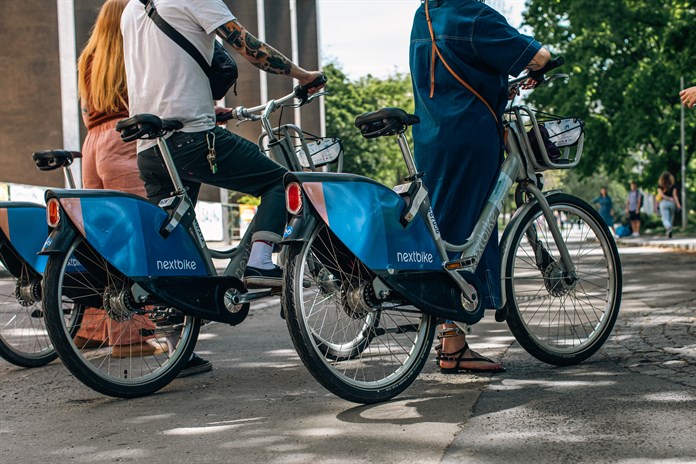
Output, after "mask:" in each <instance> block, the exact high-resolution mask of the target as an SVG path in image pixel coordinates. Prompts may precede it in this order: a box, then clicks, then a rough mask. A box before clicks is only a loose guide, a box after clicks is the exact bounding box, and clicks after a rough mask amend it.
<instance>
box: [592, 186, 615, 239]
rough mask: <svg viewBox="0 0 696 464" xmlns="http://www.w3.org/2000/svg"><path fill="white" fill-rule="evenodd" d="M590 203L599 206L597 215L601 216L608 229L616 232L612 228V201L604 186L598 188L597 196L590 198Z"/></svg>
mask: <svg viewBox="0 0 696 464" xmlns="http://www.w3.org/2000/svg"><path fill="white" fill-rule="evenodd" d="M592 203H594V204H596V205H598V206H599V215H600V216H602V219H604V222H605V223H606V224H607V226H608V227H609V229H611V231H612V232H614V233H616V230H615V229H614V203H613V202H612V201H611V197H610V196H609V194H608V193H607V188H606V187H601V188H600V189H599V196H598V197H597V198H595V199H594V200H592Z"/></svg>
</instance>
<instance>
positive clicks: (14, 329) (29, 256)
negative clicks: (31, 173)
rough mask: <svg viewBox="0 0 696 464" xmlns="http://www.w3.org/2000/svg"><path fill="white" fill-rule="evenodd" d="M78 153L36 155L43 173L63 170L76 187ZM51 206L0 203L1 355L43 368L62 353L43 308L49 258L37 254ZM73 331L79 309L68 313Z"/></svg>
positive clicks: (22, 365)
mask: <svg viewBox="0 0 696 464" xmlns="http://www.w3.org/2000/svg"><path fill="white" fill-rule="evenodd" d="M79 157H81V154H80V153H79V152H70V151H65V150H51V151H43V152H37V153H34V155H33V159H34V162H35V163H36V166H37V167H38V168H39V169H40V170H42V171H50V170H54V169H60V168H63V169H64V170H65V177H66V179H67V181H68V184H69V186H70V187H71V188H75V182H74V180H73V177H72V173H71V171H70V165H71V164H72V162H73V159H74V158H79ZM47 235H48V228H47V227H46V208H45V207H44V205H40V204H36V203H29V202H14V201H3V202H0V356H2V357H3V358H4V359H5V360H7V361H8V362H10V363H12V364H15V365H17V366H21V367H40V366H43V365H45V364H48V363H49V362H51V361H53V360H54V359H56V357H57V354H56V352H55V350H54V349H53V345H52V343H51V341H50V339H49V337H48V333H47V332H46V325H45V319H44V311H43V309H42V307H41V298H42V291H41V281H42V275H43V272H44V269H45V267H46V261H47V257H46V256H40V255H38V254H37V253H38V252H39V251H40V250H41V247H42V246H43V243H44V242H45V241H46V236H47ZM64 314H65V317H66V321H65V324H66V327H67V328H68V331H69V332H71V333H72V332H73V331H74V330H75V328H74V327H75V325H76V322H77V321H78V320H79V318H80V317H81V313H80V311H79V308H76V307H71V308H67V309H66V311H65V312H64Z"/></svg>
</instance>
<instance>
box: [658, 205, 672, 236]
mask: <svg viewBox="0 0 696 464" xmlns="http://www.w3.org/2000/svg"><path fill="white" fill-rule="evenodd" d="M671 206H672V203H671V202H669V201H666V200H662V201H661V202H660V217H661V218H662V225H663V226H664V228H665V231H667V232H669V231H671V230H672V213H671V210H670V207H671Z"/></svg>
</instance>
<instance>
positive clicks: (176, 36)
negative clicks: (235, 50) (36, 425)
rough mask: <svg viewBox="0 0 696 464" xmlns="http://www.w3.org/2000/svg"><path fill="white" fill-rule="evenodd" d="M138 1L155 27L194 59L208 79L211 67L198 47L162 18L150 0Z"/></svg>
mask: <svg viewBox="0 0 696 464" xmlns="http://www.w3.org/2000/svg"><path fill="white" fill-rule="evenodd" d="M140 3H142V4H143V5H145V12H146V13H147V15H148V16H149V17H150V19H152V21H154V23H155V24H156V25H157V27H159V28H160V30H161V31H162V32H164V34H165V35H166V36H167V37H169V38H170V39H172V40H173V41H174V42H175V43H176V44H177V45H178V46H180V47H181V48H183V49H184V50H185V51H186V53H188V54H189V55H191V58H193V59H194V60H196V63H198V65H199V66H200V67H201V68H202V69H203V72H204V73H205V75H206V76H208V79H210V70H211V68H210V65H209V64H208V62H207V61H206V59H205V58H204V57H203V55H202V54H201V52H199V51H198V49H197V48H196V47H195V46H194V45H193V44H192V43H191V42H189V41H188V40H187V39H186V37H184V36H183V35H181V33H180V32H179V31H177V30H176V29H174V27H172V25H171V24H169V23H168V22H167V21H165V20H164V18H162V16H160V14H159V13H158V12H157V9H156V8H155V4H154V3H153V2H152V0H140Z"/></svg>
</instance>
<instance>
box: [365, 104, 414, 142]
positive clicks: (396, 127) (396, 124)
mask: <svg viewBox="0 0 696 464" xmlns="http://www.w3.org/2000/svg"><path fill="white" fill-rule="evenodd" d="M419 122H420V118H419V117H418V116H416V115H415V114H408V113H406V112H405V111H404V110H402V109H401V108H382V109H381V110H378V111H372V112H369V113H363V114H361V115H360V116H358V117H357V118H355V127H357V128H358V129H360V133H361V134H362V136H363V137H365V138H366V139H373V138H376V137H382V136H383V135H396V134H400V133H402V132H403V131H404V130H406V127H408V126H412V125H414V124H418V123H419Z"/></svg>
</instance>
